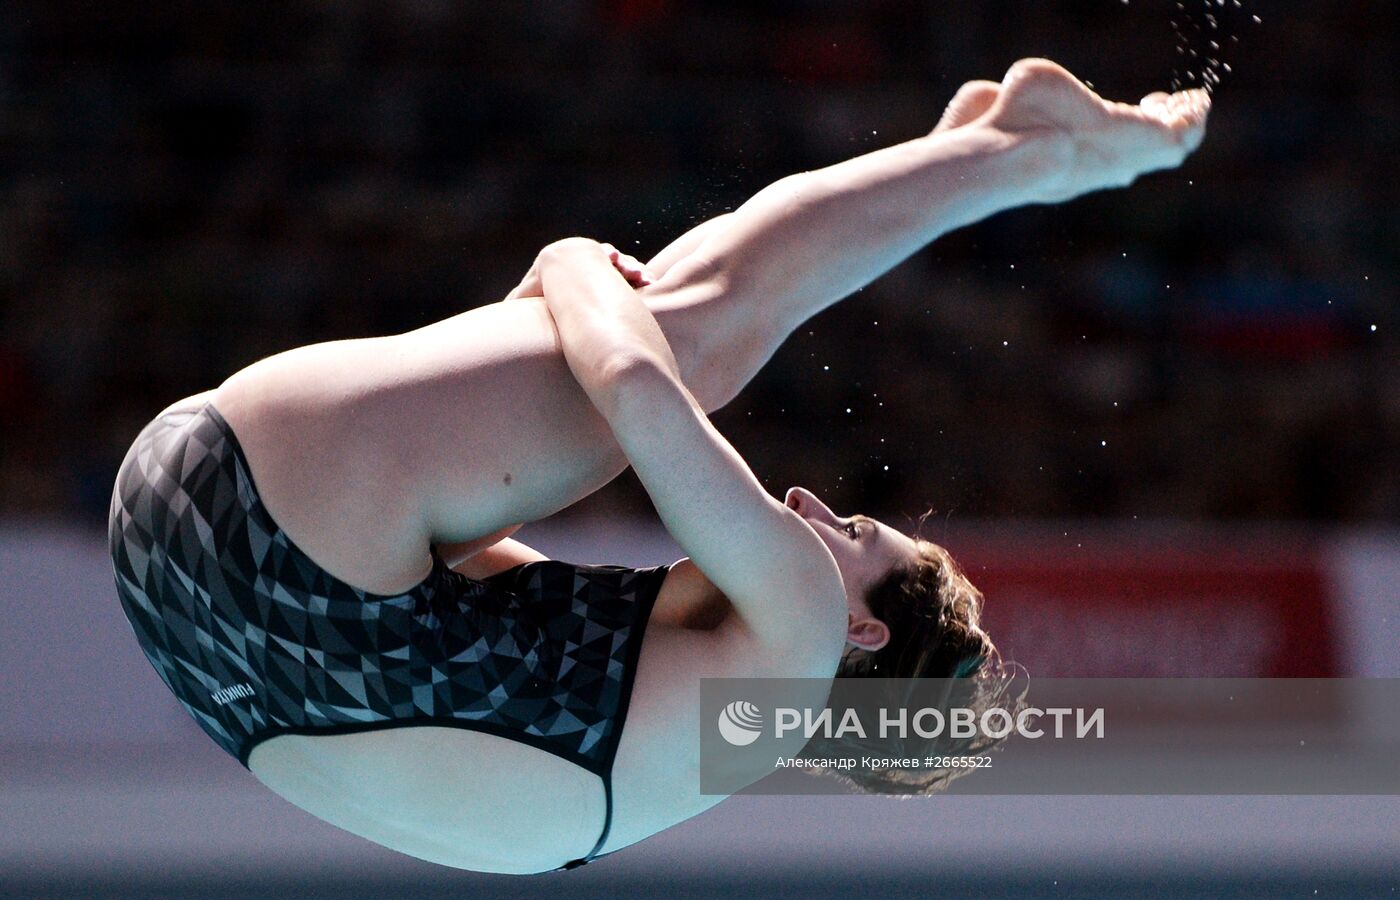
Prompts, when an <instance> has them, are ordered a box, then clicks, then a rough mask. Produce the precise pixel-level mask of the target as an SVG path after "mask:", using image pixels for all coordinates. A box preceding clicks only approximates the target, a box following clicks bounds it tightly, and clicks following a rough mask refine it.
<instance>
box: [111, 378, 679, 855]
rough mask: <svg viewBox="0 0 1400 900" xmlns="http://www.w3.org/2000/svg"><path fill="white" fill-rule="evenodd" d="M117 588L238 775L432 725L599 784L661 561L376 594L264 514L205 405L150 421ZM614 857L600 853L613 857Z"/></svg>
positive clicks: (121, 481)
mask: <svg viewBox="0 0 1400 900" xmlns="http://www.w3.org/2000/svg"><path fill="white" fill-rule="evenodd" d="M109 538H110V544H111V551H112V561H113V564H114V566H115V569H116V582H117V593H118V594H119V596H120V598H121V602H122V606H123V608H124V609H125V610H126V615H127V618H128V619H130V621H131V626H132V629H133V630H134V631H135V633H136V638H137V640H138V641H139V642H140V644H141V649H142V650H143V651H145V654H146V657H147V659H149V660H150V661H151V665H153V666H154V667H155V670H156V672H157V673H158V674H159V675H160V677H161V679H162V680H163V681H164V682H165V684H166V686H168V687H169V688H170V690H171V691H173V692H174V694H175V696H176V698H177V699H178V700H179V701H180V703H181V704H182V705H183V706H184V707H185V709H186V710H187V711H188V712H189V714H190V715H191V716H193V717H194V720H195V721H196V722H197V723H199V726H200V727H201V728H203V729H204V731H205V732H206V733H207V734H208V735H209V736H210V737H211V738H213V739H214V741H215V743H217V744H218V745H219V746H221V747H223V748H224V749H225V750H227V751H228V752H229V753H230V754H232V755H233V756H234V757H235V758H237V759H238V761H239V762H240V763H242V764H243V765H245V766H246V765H247V764H248V755H249V754H250V753H251V752H252V750H253V748H254V747H255V746H257V744H258V743H259V742H261V741H263V740H266V739H268V738H270V737H273V736H276V735H280V734H343V733H346V732H355V731H370V730H375V729H381V728H397V727H403V726H410V725H439V726H443V725H445V726H451V727H458V728H465V729H469V730H472V731H482V732H486V733H488V734H494V735H499V736H502V737H507V738H510V739H511V740H515V741H519V742H520V743H523V744H528V745H530V746H532V747H536V748H539V749H541V750H545V751H547V752H549V753H553V754H555V755H556V756H560V757H562V758H564V759H567V760H569V761H570V762H573V763H576V764H577V765H579V766H582V767H583V768H585V769H587V770H589V771H590V772H593V773H595V774H597V775H598V776H599V777H601V778H602V779H603V786H604V789H605V792H606V796H607V818H606V820H605V822H604V825H603V832H602V834H601V835H600V836H599V838H598V842H597V843H596V844H595V845H594V847H593V849H592V850H591V851H590V852H589V853H588V854H587V855H586V856H584V857H582V858H580V859H576V860H573V861H572V862H570V863H568V864H567V865H565V866H564V867H563V868H565V869H571V868H575V867H577V866H581V865H583V864H585V863H587V862H588V861H589V860H591V859H594V858H595V857H596V856H598V855H600V854H599V851H600V850H601V849H602V847H603V844H604V842H605V841H606V840H607V837H608V831H609V829H610V828H611V825H612V764H613V757H614V755H615V754H616V752H617V744H618V740H619V738H620V736H621V733H622V727H623V724H624V722H625V720H626V717H627V704H628V700H629V698H630V696H631V692H632V681H633V678H634V676H635V674H636V669H637V658H638V656H639V654H640V653H641V647H642V637H643V633H644V631H645V629H646V624H647V618H648V616H649V615H650V613H651V608H652V605H653V604H654V602H655V600H656V595H657V593H658V592H659V590H660V588H661V582H662V581H664V580H665V578H666V574H667V572H668V571H669V567H668V566H658V567H654V568H648V569H631V568H625V567H622V566H583V565H571V564H569V563H565V562H558V561H554V560H549V561H543V562H532V563H525V564H524V565H520V566H516V567H515V568H512V569H508V570H507V571H505V572H501V573H500V574H498V575H494V576H492V577H490V578H487V579H484V580H474V579H470V578H467V577H466V576H464V575H462V574H460V573H458V572H454V571H452V570H451V569H449V568H448V567H447V566H446V564H445V563H443V561H442V560H441V559H440V558H439V557H438V555H437V554H436V552H434V553H433V570H432V572H431V573H430V574H429V575H428V577H427V578H426V579H424V580H423V582H422V583H421V584H419V585H418V586H417V587H415V588H413V589H412V590H409V591H406V592H404V593H402V594H396V595H393V596H386V595H381V594H373V593H370V592H368V591H363V590H360V589H358V588H355V587H352V586H351V585H348V584H346V583H345V582H343V581H340V580H338V579H336V578H334V577H333V576H331V575H330V574H329V573H327V572H326V571H324V570H323V569H321V568H320V567H319V566H317V565H316V564H315V563H314V562H312V561H311V559H310V558H309V557H308V556H307V555H306V554H305V553H304V552H302V551H301V550H300V549H298V547H297V546H296V545H295V544H293V543H292V542H291V541H290V540H289V539H288V538H287V535H286V534H285V533H284V532H283V531H282V529H281V528H279V527H278V526H277V523H276V522H274V521H273V520H272V517H271V516H270V515H269V514H268V512H267V509H266V508H265V507H264V506H263V504H262V502H261V500H259V498H258V492H257V489H256V488H255V487H254V485H253V480H252V477H251V476H250V474H249V470H248V464H247V460H246V459H245V458H244V456H243V451H242V449H241V448H240V447H239V445H238V441H237V439H236V438H235V437H234V434H233V431H232V430H231V429H230V428H229V426H228V423H227V422H225V421H224V419H223V417H222V416H220V415H219V413H218V411H217V410H216V409H215V408H214V407H213V406H211V405H208V404H206V405H205V406H204V407H203V408H202V409H199V410H195V411H183V412H175V413H169V414H167V415H164V416H161V417H160V418H158V419H156V420H155V421H154V422H152V423H151V424H150V425H148V426H147V427H146V428H145V429H144V430H143V431H142V432H141V434H140V436H139V437H138V438H137V439H136V443H135V444H134V445H133V446H132V448H131V450H130V452H129V453H128V454H127V457H126V459H125V461H124V462H123V463H122V467H121V471H120V473H119V475H118V477H117V484H116V490H115V492H114V494H113V497H112V511H111V518H110V520H109ZM603 855H605V854H603Z"/></svg>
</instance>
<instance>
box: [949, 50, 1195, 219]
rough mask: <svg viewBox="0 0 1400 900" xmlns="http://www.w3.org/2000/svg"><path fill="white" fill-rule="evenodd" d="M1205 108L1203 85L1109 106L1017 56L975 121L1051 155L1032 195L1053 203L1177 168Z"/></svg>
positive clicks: (1052, 69) (1044, 63) (1064, 74)
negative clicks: (1039, 186)
mask: <svg viewBox="0 0 1400 900" xmlns="http://www.w3.org/2000/svg"><path fill="white" fill-rule="evenodd" d="M956 99H957V98H954V100H955V102H956ZM1209 112H1210V97H1209V95H1208V94H1206V92H1205V91H1203V90H1199V89H1195V90H1189V91H1180V92H1178V93H1175V94H1164V93H1155V94H1149V95H1148V96H1146V97H1144V98H1143V99H1142V102H1140V103H1137V104H1130V103H1114V102H1112V101H1109V100H1104V99H1103V98H1102V97H1100V96H1099V95H1098V94H1096V93H1094V92H1093V91H1092V90H1090V89H1089V88H1088V87H1087V86H1085V85H1084V83H1083V82H1081V81H1080V80H1079V79H1077V78H1075V77H1074V76H1073V75H1071V74H1070V73H1069V72H1068V71H1066V70H1065V69H1064V68H1062V67H1061V66H1059V65H1056V64H1055V63H1053V62H1050V61H1049V60H1047V59H1023V60H1021V61H1020V62H1018V63H1016V64H1015V65H1013V66H1012V67H1011V69H1010V70H1009V71H1008V72H1007V73H1006V77H1005V78H1004V79H1002V82H1001V85H1000V91H999V92H998V94H997V96H996V97H995V99H994V102H993V103H992V104H991V106H990V108H988V109H987V110H986V111H985V112H984V113H982V114H981V115H980V117H979V124H982V125H986V126H987V127H990V128H993V129H996V130H998V131H1001V132H1003V133H1005V134H1008V135H1012V136H1015V137H1024V138H1033V139H1036V142H1037V143H1038V144H1041V145H1043V146H1044V147H1045V148H1046V150H1045V152H1047V153H1050V154H1053V155H1054V157H1055V163H1054V165H1053V166H1051V167H1050V168H1049V172H1050V174H1049V176H1048V178H1047V179H1046V183H1045V185H1044V187H1043V189H1042V190H1041V191H1039V192H1037V193H1038V194H1039V196H1038V197H1037V199H1039V200H1041V201H1042V202H1047V203H1053V202H1058V201H1061V200H1068V199H1070V198H1071V197H1077V196H1079V195H1080V194H1087V193H1089V192H1090V191H1096V190H1100V189H1102V188H1108V187H1123V186H1125V185H1128V184H1131V183H1132V181H1133V180H1134V179H1135V178H1137V177H1138V176H1139V175H1141V174H1143V173H1145V172H1152V171H1155V170H1158V169H1169V168H1175V167H1176V166H1179V165H1181V163H1182V161H1183V160H1184V159H1186V157H1187V156H1188V155H1190V153H1191V152H1192V151H1194V150H1195V149H1196V148H1197V147H1199V146H1200V144H1201V139H1202V138H1203V137H1204V136H1205V126H1206V116H1207V115H1208V114H1209Z"/></svg>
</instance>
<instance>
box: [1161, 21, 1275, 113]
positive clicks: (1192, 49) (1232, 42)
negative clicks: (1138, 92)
mask: <svg viewBox="0 0 1400 900" xmlns="http://www.w3.org/2000/svg"><path fill="white" fill-rule="evenodd" d="M1171 24H1172V32H1173V33H1174V34H1175V35H1176V61H1175V64H1174V65H1173V66H1172V81H1171V87H1172V90H1173V91H1179V90H1182V89H1184V88H1192V87H1201V88H1205V90H1206V92H1207V93H1211V94H1214V93H1215V90H1216V88H1218V87H1219V86H1220V82H1221V80H1222V79H1223V78H1224V77H1225V76H1226V75H1228V74H1230V73H1231V72H1232V71H1233V69H1231V67H1230V63H1229V61H1228V57H1229V55H1230V54H1231V53H1233V52H1234V49H1235V47H1236V45H1238V44H1239V41H1240V32H1241V30H1243V29H1244V28H1245V27H1248V26H1249V25H1260V24H1263V19H1261V18H1260V17H1259V16H1257V15H1254V14H1251V13H1248V12H1247V11H1246V10H1245V7H1244V3H1243V0H1176V2H1175V9H1174V11H1173V13H1172V17H1171Z"/></svg>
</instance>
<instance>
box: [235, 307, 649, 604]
mask: <svg viewBox="0 0 1400 900" xmlns="http://www.w3.org/2000/svg"><path fill="white" fill-rule="evenodd" d="M214 404H215V406H216V408H218V409H219V411H220V412H221V413H222V414H223V415H224V417H225V419H227V420H228V422H229V424H230V425H231V427H232V428H233V430H234V433H235V434H236V435H237V436H238V439H239V442H240V443H241V444H242V445H243V447H244V451H245V454H246V456H247V457H248V461H249V466H250V468H251V469H252V473H253V478H254V480H255V481H256V483H257V486H258V489H259V492H260V493H261V495H262V498H263V502H264V503H265V504H266V506H267V508H268V510H269V512H270V513H271V514H272V516H273V518H274V519H276V520H277V521H278V524H279V525H281V527H282V528H283V529H284V530H285V531H286V532H287V533H288V536H289V537H291V539H292V540H293V541H295V542H296V543H297V544H298V545H300V546H301V548H302V549H303V550H305V551H306V552H307V554H308V555H310V556H311V557H312V558H313V559H315V560H316V561H317V562H318V563H320V564H321V565H322V566H323V567H324V568H326V569H327V570H328V571H329V572H330V573H331V574H333V575H335V576H337V577H339V578H341V579H342V580H345V581H348V582H349V583H351V584H354V585H356V586H358V587H362V588H365V589H367V590H373V591H376V592H380V593H388V592H392V591H396V590H401V589H403V588H405V587H409V586H411V585H412V584H414V583H415V579H416V578H421V577H422V576H423V575H424V574H426V572H427V570H428V567H429V565H430V557H429V556H428V545H429V543H433V542H446V541H463V540H470V539H472V538H475V537H478V536H481V535H484V534H489V533H491V532H493V531H496V530H497V529H499V528H502V527H505V526H508V525H512V524H515V523H518V522H522V521H532V520H535V519H539V518H543V517H544V516H547V515H549V514H551V513H553V512H556V511H557V510H559V509H562V508H564V507H566V506H568V505H570V504H572V503H573V502H575V501H577V500H579V499H581V498H582V497H584V496H587V494H589V493H591V492H592V491H594V490H596V489H597V488H598V487H601V486H602V485H603V484H605V483H606V482H607V481H609V480H610V479H612V478H613V477H614V476H616V475H617V474H618V473H619V472H620V471H621V470H622V468H623V466H624V465H625V459H624V458H623V456H622V453H621V450H620V449H619V448H618V447H617V444H616V442H615V441H614V440H613V438H612V434H611V432H610V431H609V429H608V427H607V423H606V422H605V421H604V420H603V419H602V418H601V416H599V415H598V414H597V412H596V411H595V410H594V409H593V407H592V405H591V404H590V403H589V402H588V399H587V396H586V395H585V394H584V393H583V391H582V389H581V388H579V387H578V385H577V383H576V382H575V381H574V379H573V377H572V375H571V374H570V372H569V370H568V366H567V365H566V364H565V362H564V360H563V356H562V354H561V353H560V352H559V347H558V343H557V338H556V336H555V332H554V329H553V327H552V324H551V322H550V320H549V318H548V312H547V310H545V309H544V306H543V304H542V303H532V302H528V301H526V302H519V303H501V304H494V305H492V306H487V307H481V308H479V309H475V310H472V311H470V312H467V313H463V314H462V315H459V316H454V317H452V318H451V319H447V320H445V321H443V322H439V323H436V324H434V325H431V326H428V327H426V328H422V329H418V330H417V331H413V332H409V333H407V334H403V335H396V336H392V337H385V338H370V339H364V340H354V341H336V342H332V343H326V344H317V345H312V346H309V347H302V348H298V349H296V350H292V351H289V352H287V353H283V354H279V355H277V356H274V357H270V358H268V359H266V360H263V361H261V362H259V363H256V364H254V365H253V366H250V367H249V368H247V369H245V370H243V371H242V372H239V373H238V374H237V375H235V376H233V377H232V378H230V379H229V380H228V381H227V382H225V383H224V384H223V385H222V386H221V387H220V388H219V390H218V391H217V392H216V394H215V398H214Z"/></svg>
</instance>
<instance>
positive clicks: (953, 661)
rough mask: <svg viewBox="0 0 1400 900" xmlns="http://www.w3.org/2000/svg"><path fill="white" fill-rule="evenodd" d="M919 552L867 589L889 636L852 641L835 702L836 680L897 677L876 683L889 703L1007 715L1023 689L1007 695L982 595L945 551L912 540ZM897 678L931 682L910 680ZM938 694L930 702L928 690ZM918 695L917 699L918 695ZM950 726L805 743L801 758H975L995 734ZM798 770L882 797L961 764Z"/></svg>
mask: <svg viewBox="0 0 1400 900" xmlns="http://www.w3.org/2000/svg"><path fill="white" fill-rule="evenodd" d="M914 541H915V544H916V546H917V547H918V557H917V559H916V560H915V562H914V563H913V564H912V565H910V566H907V567H900V568H897V569H895V570H894V571H892V572H891V573H890V574H889V575H888V576H886V578H885V579H884V580H883V581H881V582H880V583H879V584H878V585H876V586H875V588H874V589H873V590H872V591H871V592H870V595H869V596H868V597H867V598H866V603H867V605H868V606H869V607H870V612H871V613H872V614H874V615H875V617H876V618H878V619H880V621H882V622H884V623H885V624H886V625H887V626H888V627H889V629H890V639H889V641H888V642H887V643H886V644H885V646H883V647H881V648H880V649H879V650H875V651H868V650H863V649H860V648H857V647H852V648H850V649H848V650H847V651H846V654H845V656H844V657H842V659H841V664H840V666H839V667H838V669H837V672H836V677H837V679H838V680H837V682H836V687H835V689H834V690H833V699H834V700H835V699H836V698H837V697H838V695H839V693H840V691H839V688H840V685H841V679H865V678H876V679H901V681H898V682H894V681H891V682H884V681H882V682H881V684H882V686H886V685H887V687H885V690H886V691H887V692H888V696H886V697H884V698H882V700H883V705H884V706H885V707H887V708H889V709H898V708H905V709H911V708H918V707H923V706H930V705H933V706H935V707H937V708H939V709H940V710H941V711H942V712H943V713H944V714H945V715H946V714H947V711H948V710H949V709H952V708H963V709H970V710H973V711H974V713H975V714H976V716H977V718H978V719H979V720H980V718H981V713H982V712H983V711H984V710H987V709H991V708H1001V709H1005V710H1007V711H1008V712H1009V713H1010V714H1011V715H1012V716H1013V717H1014V716H1015V715H1016V714H1017V713H1018V712H1019V710H1020V708H1021V707H1022V700H1023V698H1024V691H1022V692H1021V693H1020V694H1018V695H1013V693H1012V690H1011V685H1012V681H1013V673H1012V671H1011V670H1010V669H1009V668H1008V667H1007V666H1005V665H1003V663H1002V660H1001V654H1000V653H998V652H997V648H996V646H995V645H994V644H993V643H992V639H991V638H990V637H988V636H987V633H986V632H985V631H983V630H982V627H981V623H980V619H981V614H982V594H981V593H980V592H979V591H978V590H977V589H976V588H975V587H973V586H972V583H971V582H969V581H968V580H967V578H966V577H965V576H964V575H963V573H962V572H961V571H960V570H959V569H958V566H957V564H956V563H954V562H953V558H952V556H950V555H949V553H948V551H947V550H944V549H943V548H942V547H940V546H938V545H937V544H934V543H931V542H929V541H926V540H923V539H921V538H918V537H916V538H915V539H914ZM904 679H939V681H927V682H922V683H915V682H909V681H905V680H904ZM930 691H933V692H934V694H935V695H936V696H935V697H933V702H932V703H930V695H929V692H930ZM916 695H917V699H916ZM948 730H949V729H946V728H945V729H943V733H941V734H939V735H938V736H936V737H932V738H924V737H921V736H919V735H918V734H916V733H914V732H913V730H912V729H910V730H909V732H908V734H907V736H906V737H904V738H898V737H891V738H888V739H885V740H883V741H872V740H869V739H861V738H855V737H850V736H844V737H823V736H822V735H820V734H818V735H817V736H816V737H814V738H812V739H811V740H810V741H808V743H807V746H806V748H805V749H804V750H803V752H802V756H804V757H808V758H813V759H822V758H834V757H851V756H861V755H867V754H870V753H872V752H875V753H877V755H879V756H888V757H896V758H901V759H909V758H922V757H927V756H973V755H978V754H982V753H985V752H987V751H988V750H990V749H992V748H993V747H994V746H996V745H997V744H999V743H1001V741H1002V740H1003V739H1002V738H991V737H988V736H986V735H984V734H982V733H981V730H980V729H977V730H976V733H975V734H974V735H973V736H972V737H968V738H959V737H950V736H948V734H947V731H948ZM805 771H809V772H813V773H817V774H822V775H828V776H831V777H835V778H837V779H838V780H841V781H844V782H846V783H848V784H850V785H852V786H854V787H856V788H859V789H860V790H861V791H865V792H869V793H880V794H930V793H933V792H935V791H938V790H941V789H943V788H945V787H947V786H948V784H949V782H951V781H952V780H953V779H954V778H957V777H959V776H960V775H963V774H966V773H967V772H968V771H971V770H970V769H968V768H962V767H948V768H919V769H904V768H892V769H877V770H873V771H872V770H865V769H861V768H859V767H857V768H855V769H846V770H836V769H832V768H826V767H820V768H813V769H807V770H805Z"/></svg>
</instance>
